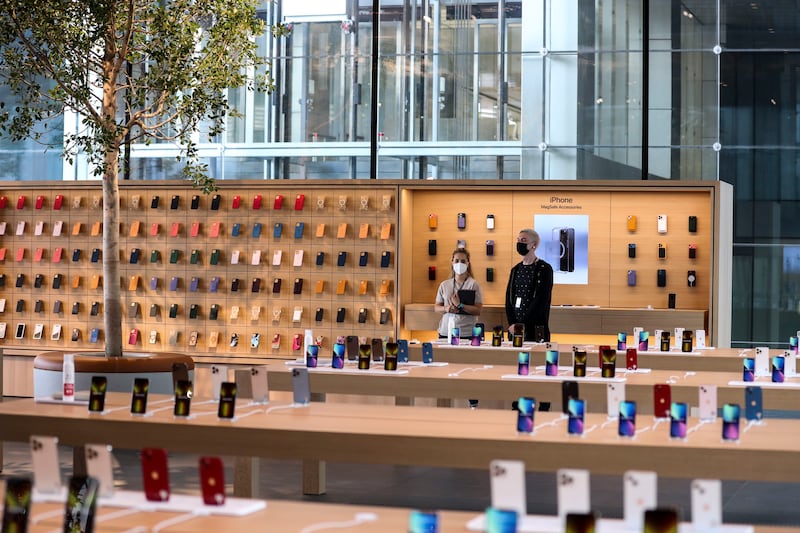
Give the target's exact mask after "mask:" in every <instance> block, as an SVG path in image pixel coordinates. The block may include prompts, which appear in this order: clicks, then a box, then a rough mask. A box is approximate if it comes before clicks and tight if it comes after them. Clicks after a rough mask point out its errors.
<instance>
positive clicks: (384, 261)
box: [381, 250, 392, 268]
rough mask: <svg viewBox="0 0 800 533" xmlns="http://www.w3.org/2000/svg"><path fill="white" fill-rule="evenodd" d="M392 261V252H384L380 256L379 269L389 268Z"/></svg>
mask: <svg viewBox="0 0 800 533" xmlns="http://www.w3.org/2000/svg"><path fill="white" fill-rule="evenodd" d="M391 260H392V252H390V251H389V250H386V251H384V252H383V253H382V254H381V268H389V263H390V262H391Z"/></svg>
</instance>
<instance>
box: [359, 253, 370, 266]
mask: <svg viewBox="0 0 800 533" xmlns="http://www.w3.org/2000/svg"><path fill="white" fill-rule="evenodd" d="M368 259H369V252H361V255H360V256H358V266H361V267H365V266H367V261H368Z"/></svg>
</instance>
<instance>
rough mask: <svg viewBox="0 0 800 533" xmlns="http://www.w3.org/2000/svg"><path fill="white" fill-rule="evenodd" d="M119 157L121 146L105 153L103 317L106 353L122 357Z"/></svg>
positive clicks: (110, 355) (108, 355)
mask: <svg viewBox="0 0 800 533" xmlns="http://www.w3.org/2000/svg"><path fill="white" fill-rule="evenodd" d="M118 159H119V150H112V151H110V152H109V153H107V154H106V173H105V175H104V176H103V307H104V310H103V318H104V323H105V343H106V356H107V357H122V300H121V299H120V284H121V283H122V280H121V279H120V276H119V184H118V181H117V175H118Z"/></svg>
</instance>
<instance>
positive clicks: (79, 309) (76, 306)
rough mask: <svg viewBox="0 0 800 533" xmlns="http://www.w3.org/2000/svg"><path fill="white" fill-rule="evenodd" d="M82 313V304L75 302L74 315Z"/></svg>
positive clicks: (73, 306) (73, 305)
mask: <svg viewBox="0 0 800 533" xmlns="http://www.w3.org/2000/svg"><path fill="white" fill-rule="evenodd" d="M80 311H81V304H80V302H75V303H73V304H72V314H73V315H77V314H78V313H80Z"/></svg>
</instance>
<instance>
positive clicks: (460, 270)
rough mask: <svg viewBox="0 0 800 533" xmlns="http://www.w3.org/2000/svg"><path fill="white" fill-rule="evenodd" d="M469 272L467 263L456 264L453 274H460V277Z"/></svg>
mask: <svg viewBox="0 0 800 533" xmlns="http://www.w3.org/2000/svg"><path fill="white" fill-rule="evenodd" d="M466 271H467V264H466V263H454V264H453V272H455V273H456V274H458V275H459V276H460V275H461V274H463V273H464V272H466Z"/></svg>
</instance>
